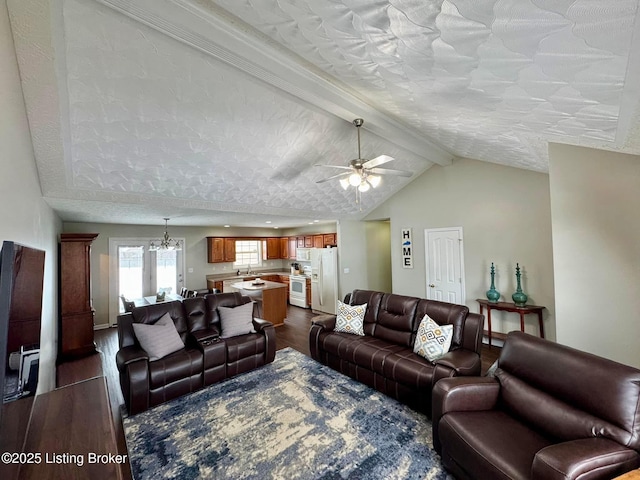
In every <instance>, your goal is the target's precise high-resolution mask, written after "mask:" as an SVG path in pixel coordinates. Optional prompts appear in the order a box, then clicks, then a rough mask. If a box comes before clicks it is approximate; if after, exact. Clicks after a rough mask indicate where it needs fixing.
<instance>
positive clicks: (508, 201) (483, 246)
mask: <svg viewBox="0 0 640 480" xmlns="http://www.w3.org/2000/svg"><path fill="white" fill-rule="evenodd" d="M367 218H368V219H379V218H390V221H391V252H392V257H391V261H392V281H393V292H394V293H399V294H403V295H412V296H417V297H425V296H426V288H427V286H426V264H425V251H424V250H425V249H424V241H425V240H424V230H425V229H427V228H442V227H463V231H464V257H465V272H466V275H465V283H466V304H467V305H468V306H469V308H470V309H471V311H474V312H477V311H478V304H477V302H476V301H475V299H476V298H486V296H485V292H486V291H487V290H488V289H489V284H490V279H489V267H490V265H491V262H494V263H495V265H496V268H497V277H496V288H497V289H498V291H499V292H500V293H501V294H502V300H508V301H511V294H512V293H513V292H514V291H515V288H516V279H515V266H516V262H519V263H520V267H521V268H522V271H523V290H524V291H525V293H527V294H528V295H529V302H528V303H531V304H536V305H544V306H546V307H547V309H546V310H545V312H544V323H545V334H546V337H547V338H550V339H554V338H555V307H554V288H553V260H552V242H551V208H550V201H549V176H548V175H546V174H542V173H536V172H532V171H528V170H522V169H517V168H512V167H505V166H501V165H496V164H491V163H486V162H479V161H476V160H469V159H457V160H455V161H454V162H453V164H452V165H450V166H447V167H441V166H433V167H431V168H430V169H428V170H427V171H426V172H425V173H423V174H422V175H421V176H420V177H418V178H417V179H416V180H414V181H413V182H411V183H410V184H409V185H408V186H407V187H405V188H404V189H403V190H402V191H400V192H399V193H397V194H396V195H394V196H393V197H392V198H391V199H389V200H388V201H387V202H385V204H383V205H382V206H381V207H380V208H378V209H377V210H375V211H374V212H372V213H371V214H370V215H369V216H368V217H367ZM405 227H407V228H409V227H410V228H412V230H413V242H414V246H415V250H414V257H413V261H414V268H413V269H404V268H402V265H401V261H400V260H401V240H400V231H401V229H402V228H405ZM492 327H493V331H494V332H503V333H506V332H509V331H511V330H519V329H520V323H519V317H518V316H517V315H516V314H508V313H503V312H495V313H494V314H492ZM525 331H527V332H528V333H532V334H535V335H537V334H538V324H537V318H536V316H534V315H531V316H527V321H526V325H525Z"/></svg>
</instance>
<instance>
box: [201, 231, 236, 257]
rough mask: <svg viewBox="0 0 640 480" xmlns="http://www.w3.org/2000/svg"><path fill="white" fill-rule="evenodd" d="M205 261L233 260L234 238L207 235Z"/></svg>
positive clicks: (234, 251) (234, 254) (234, 253)
mask: <svg viewBox="0 0 640 480" xmlns="http://www.w3.org/2000/svg"><path fill="white" fill-rule="evenodd" d="M207 261H208V262H209V263H223V262H235V261H236V239H235V238H229V237H207Z"/></svg>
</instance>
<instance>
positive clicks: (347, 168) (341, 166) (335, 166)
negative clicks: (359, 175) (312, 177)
mask: <svg viewBox="0 0 640 480" xmlns="http://www.w3.org/2000/svg"><path fill="white" fill-rule="evenodd" d="M314 167H331V168H342V169H344V170H353V168H352V167H345V166H343V165H322V164H320V163H316V164H315V165H314Z"/></svg>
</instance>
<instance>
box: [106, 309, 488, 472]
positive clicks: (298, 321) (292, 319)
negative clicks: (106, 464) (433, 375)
mask: <svg viewBox="0 0 640 480" xmlns="http://www.w3.org/2000/svg"><path fill="white" fill-rule="evenodd" d="M314 316H315V315H314V314H313V313H312V312H311V310H309V309H304V308H299V307H292V306H289V307H288V310H287V318H286V320H285V322H284V325H282V326H280V327H277V328H276V348H277V350H281V349H283V348H286V347H291V348H293V349H295V350H298V351H299V352H301V353H304V354H305V355H309V329H310V327H311V319H312V318H313V317H314ZM95 341H96V345H97V346H98V350H100V352H101V355H102V364H103V371H104V375H105V377H106V378H107V387H108V390H109V401H110V404H111V411H112V414H113V423H114V425H115V430H116V437H117V442H118V453H121V454H123V455H126V454H127V447H126V443H125V439H124V431H123V429H122V405H123V404H124V398H123V397H122V392H121V391H120V383H119V376H118V369H117V368H116V361H115V358H116V353H117V351H118V333H117V330H116V329H115V328H109V329H105V330H98V331H96V332H95ZM499 354H500V348H498V347H492V348H489V347H488V346H487V345H483V347H482V354H481V357H482V373H483V374H484V373H485V372H486V371H487V369H488V368H489V367H490V366H491V365H492V364H493V362H495V360H496V359H497V358H498V355H499ZM126 465H127V466H128V462H127V464H126ZM123 477H124V479H125V480H129V479H131V471H130V470H129V469H128V468H126V469H124V470H123Z"/></svg>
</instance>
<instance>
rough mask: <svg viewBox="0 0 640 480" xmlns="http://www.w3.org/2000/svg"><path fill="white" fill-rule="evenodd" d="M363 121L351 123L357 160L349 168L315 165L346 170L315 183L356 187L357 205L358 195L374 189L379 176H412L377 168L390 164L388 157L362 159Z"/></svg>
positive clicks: (402, 172)
mask: <svg viewBox="0 0 640 480" xmlns="http://www.w3.org/2000/svg"><path fill="white" fill-rule="evenodd" d="M363 123H364V120H363V119H361V118H356V119H355V120H354V121H353V124H354V125H355V126H356V129H357V132H358V158H356V159H354V160H351V162H350V163H349V166H342V165H320V164H317V165H316V167H332V168H340V169H343V170H347V171H346V172H342V173H338V174H337V175H332V176H331V177H328V178H324V179H322V180H318V181H317V182H316V183H324V182H328V181H329V180H333V179H339V180H340V185H342V188H344V189H345V190H346V189H347V188H349V186H352V187H356V203H359V193H360V192H366V191H367V190H369V188H371V187H373V188H376V187H377V186H378V185H379V184H380V181H381V180H382V179H381V178H380V175H397V176H400V177H410V176H412V175H413V173H412V172H407V171H405V170H393V169H391V168H379V165H382V164H384V163H387V162H390V161H392V160H394V158H393V157H390V156H389V155H379V156H377V157H376V158H372V159H371V160H366V159H364V158H362V155H361V154H360V127H362V124H363Z"/></svg>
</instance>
